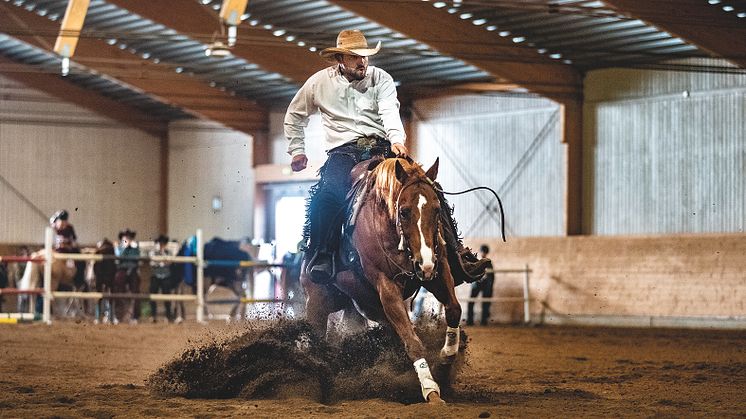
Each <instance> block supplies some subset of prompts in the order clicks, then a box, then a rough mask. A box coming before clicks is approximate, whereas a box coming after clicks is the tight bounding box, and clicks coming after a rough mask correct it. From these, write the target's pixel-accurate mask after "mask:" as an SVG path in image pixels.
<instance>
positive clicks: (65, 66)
mask: <svg viewBox="0 0 746 419" xmlns="http://www.w3.org/2000/svg"><path fill="white" fill-rule="evenodd" d="M61 74H62V77H65V76H67V75H68V74H70V57H62V71H61Z"/></svg>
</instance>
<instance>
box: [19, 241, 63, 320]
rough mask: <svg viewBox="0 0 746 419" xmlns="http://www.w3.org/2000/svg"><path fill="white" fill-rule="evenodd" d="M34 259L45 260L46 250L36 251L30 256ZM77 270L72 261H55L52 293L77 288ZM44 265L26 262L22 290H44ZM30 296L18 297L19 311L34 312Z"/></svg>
mask: <svg viewBox="0 0 746 419" xmlns="http://www.w3.org/2000/svg"><path fill="white" fill-rule="evenodd" d="M30 257H31V258H32V259H41V258H44V249H42V250H39V251H36V252H34V253H32V254H31V255H30ZM76 272H77V268H76V267H75V263H74V262H73V261H72V260H64V259H53V260H52V291H58V290H60V289H66V290H70V289H74V288H75V274H76ZM43 274H44V264H42V263H34V262H26V269H25V270H24V272H23V276H22V277H21V281H20V283H19V284H18V288H19V289H21V290H32V289H35V288H44V282H43ZM33 300H34V299H32V298H29V296H28V295H19V296H18V307H19V311H32V308H31V307H29V304H30V301H33Z"/></svg>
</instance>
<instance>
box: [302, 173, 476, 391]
mask: <svg viewBox="0 0 746 419" xmlns="http://www.w3.org/2000/svg"><path fill="white" fill-rule="evenodd" d="M438 163H439V160H438V159H436V161H435V163H434V164H433V165H432V166H431V167H430V168H429V169H428V170H427V171H426V172H425V171H423V169H422V167H421V166H419V165H417V164H415V163H413V162H411V161H408V160H404V159H393V158H392V159H385V160H383V161H380V160H379V162H378V163H375V162H374V163H370V162H367V163H366V162H363V163H360V164H359V165H358V166H356V167H355V168H354V169H353V171H352V174H351V176H352V178H353V181H355V186H353V193H354V198H353V202H355V203H356V204H355V207H353V208H352V209H351V210H350V213H351V216H350V219H349V220H348V222H347V223H346V226H345V228H346V232H345V239H344V240H343V245H342V248H343V251H342V252H343V253H344V254H343V256H341V257H340V258H341V259H342V260H346V261H350V260H353V259H357V260H358V261H359V263H354V264H348V265H349V266H347V267H346V269H345V268H341V269H339V270H338V272H337V273H336V275H335V277H334V282H333V283H332V284H330V285H322V284H316V283H314V282H312V281H311V278H310V275H309V274H308V272H306V266H307V264H308V262H309V261H308V260H304V266H303V269H302V274H301V278H300V280H301V284H302V285H303V287H304V290H305V293H306V320H307V321H308V322H309V323H310V324H311V325H312V326H313V328H314V329H315V330H316V331H317V332H319V333H320V335H321V336H323V335H325V333H326V328H327V322H328V318H329V315H330V314H332V313H335V312H337V311H340V310H344V316H345V317H347V318H349V319H350V320H352V321H353V322H354V321H358V322H359V321H360V317H359V315H357V313H359V314H360V315H362V316H364V318H365V319H369V320H373V321H376V322H379V323H381V322H384V323H388V324H390V325H391V326H392V328H393V329H394V331H395V332H396V334H397V335H398V336H399V338H400V339H401V341H402V343H403V344H404V348H405V351H406V353H407V356H408V357H409V359H410V360H411V361H412V363H413V365H414V368H415V371H416V373H417V377H418V379H419V381H420V387H421V390H422V396H423V398H424V399H425V400H426V401H428V402H430V403H441V402H443V401H442V399H441V398H440V388H439V386H438V384H437V383H436V382H435V380H434V379H433V376H432V373H431V371H430V368H429V366H428V363H427V361H426V360H425V347H424V345H423V343H422V341H421V340H420V338H419V337H418V336H417V334H416V332H415V330H414V326H413V325H412V322H411V321H410V319H409V314H408V311H407V306H406V303H405V300H406V299H409V298H411V297H412V295H413V294H414V293H415V292H416V290H417V289H419V287H420V286H421V285H422V286H424V287H425V288H426V289H427V290H428V291H429V292H431V293H432V294H433V295H434V296H435V297H436V298H437V299H438V301H440V303H441V304H443V306H444V308H445V317H446V323H447V326H448V327H447V331H446V338H445V343H444V345H443V348H442V349H441V352H440V355H441V357H442V358H444V359H445V360H446V361H453V360H454V359H455V356H456V355H457V353H458V347H459V340H460V331H459V322H460V319H461V306H460V305H459V302H458V300H457V298H456V293H455V290H454V287H455V281H454V277H453V274H452V272H451V268H450V266H449V262H448V255H447V250H446V243H445V241H444V238H443V234H444V231H443V230H444V227H443V226H442V225H441V224H442V220H441V216H440V214H441V207H440V206H441V203H440V200H439V197H438V195H437V193H436V190H435V186H434V185H435V183H434V182H435V178H436V177H437V174H438ZM376 164H377V165H376ZM361 165H367V169H369V170H368V171H367V175H366V174H365V172H363V173H362V174H359V172H360V171H361V170H360V168H359V166H361ZM350 230H352V232H351V233H350V232H349V231H350ZM345 246H348V248H350V246H351V250H354V251H353V252H349V251H348V250H345ZM355 311H357V313H356V312H355ZM356 317H357V318H356Z"/></svg>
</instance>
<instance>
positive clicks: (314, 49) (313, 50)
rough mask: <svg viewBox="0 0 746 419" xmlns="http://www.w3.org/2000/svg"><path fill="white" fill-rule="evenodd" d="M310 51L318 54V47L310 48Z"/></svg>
mask: <svg viewBox="0 0 746 419" xmlns="http://www.w3.org/2000/svg"><path fill="white" fill-rule="evenodd" d="M308 50H309V51H311V52H316V47H309V48H308Z"/></svg>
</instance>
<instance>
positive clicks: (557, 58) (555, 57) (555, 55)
mask: <svg viewBox="0 0 746 419" xmlns="http://www.w3.org/2000/svg"><path fill="white" fill-rule="evenodd" d="M549 58H553V59H555V60H559V59H560V58H562V54H560V53H558V52H555V53H554V54H549Z"/></svg>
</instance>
